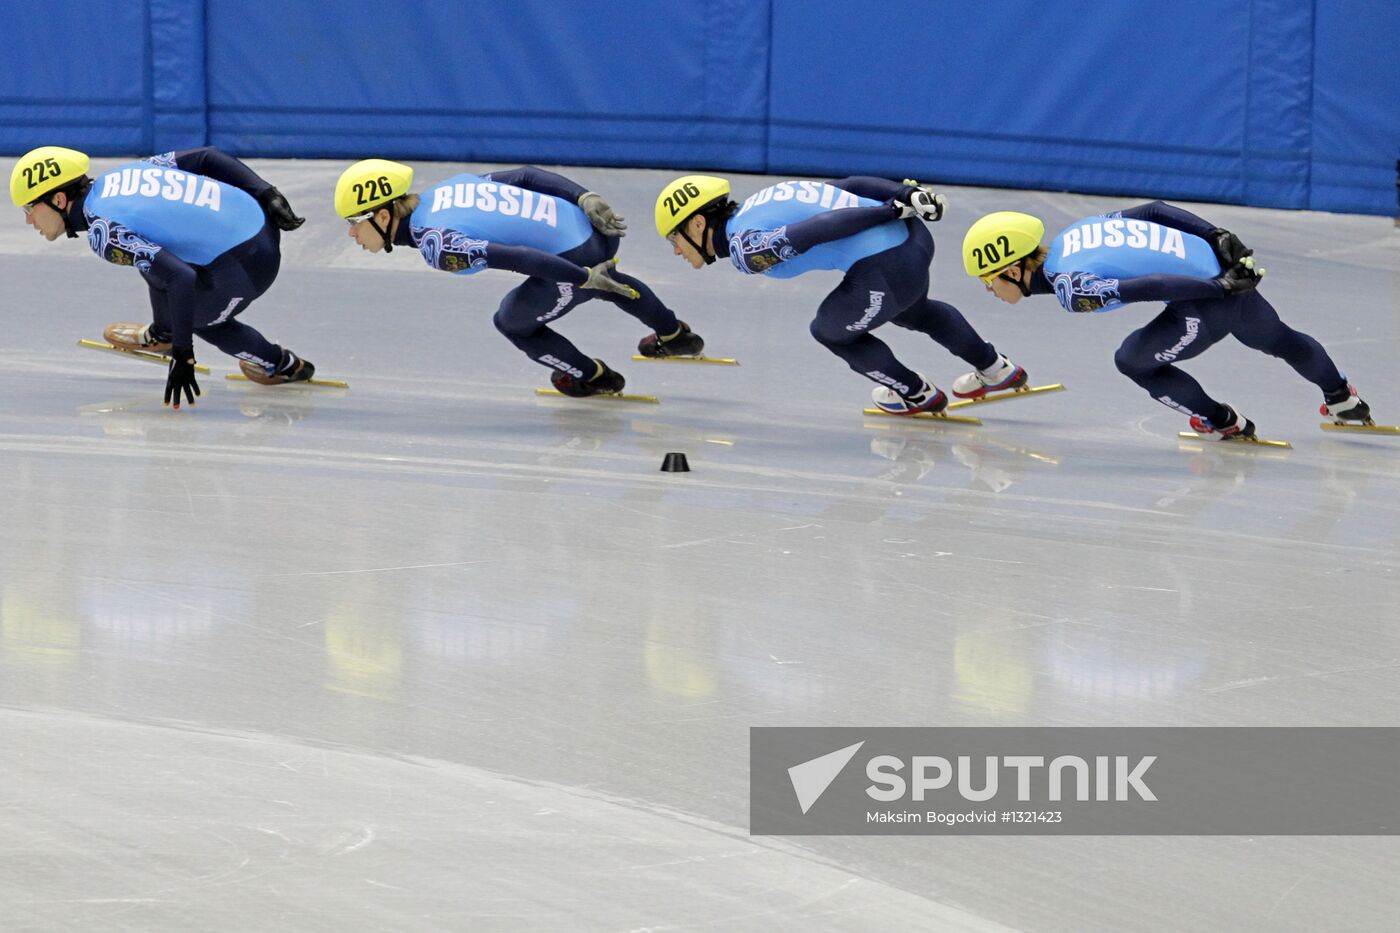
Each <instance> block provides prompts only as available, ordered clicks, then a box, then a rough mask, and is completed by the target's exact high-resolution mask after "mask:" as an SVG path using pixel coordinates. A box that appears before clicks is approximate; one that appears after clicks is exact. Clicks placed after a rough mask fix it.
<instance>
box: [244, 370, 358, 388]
mask: <svg viewBox="0 0 1400 933" xmlns="http://www.w3.org/2000/svg"><path fill="white" fill-rule="evenodd" d="M224 378H225V379H227V380H228V381H229V382H253V380H251V379H249V378H248V377H247V376H245V375H243V374H242V373H228V374H227V375H225V376H224ZM253 384H254V385H262V383H261V382H254V383H253ZM283 386H325V387H326V388H328V389H348V388H350V383H348V382H342V381H341V380H339V379H303V380H301V381H300V382H279V383H277V384H276V385H270V386H267V388H269V389H280V388H282V387H283Z"/></svg>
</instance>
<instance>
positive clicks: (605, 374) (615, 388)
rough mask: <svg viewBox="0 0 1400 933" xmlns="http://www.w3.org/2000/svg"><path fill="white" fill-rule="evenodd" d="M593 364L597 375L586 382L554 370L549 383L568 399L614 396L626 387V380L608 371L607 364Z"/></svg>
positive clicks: (616, 372) (620, 374)
mask: <svg viewBox="0 0 1400 933" xmlns="http://www.w3.org/2000/svg"><path fill="white" fill-rule="evenodd" d="M593 362H595V363H597V364H598V374H597V375H596V376H594V377H593V378H592V379H589V380H587V381H584V380H582V379H576V378H574V377H573V376H571V375H569V374H568V373H566V372H562V371H560V370H557V369H556V370H555V371H554V372H553V373H552V374H550V377H549V381H550V382H552V383H554V388H556V389H558V390H559V391H560V392H561V393H562V394H564V395H567V396H569V397H570V398H587V397H588V396H590V395H616V394H618V393H619V392H621V391H622V390H623V388H624V387H625V386H626V385H627V380H626V379H623V378H622V373H620V372H618V371H617V370H614V369H609V368H608V364H607V363H604V362H603V361H602V360H594V361H593Z"/></svg>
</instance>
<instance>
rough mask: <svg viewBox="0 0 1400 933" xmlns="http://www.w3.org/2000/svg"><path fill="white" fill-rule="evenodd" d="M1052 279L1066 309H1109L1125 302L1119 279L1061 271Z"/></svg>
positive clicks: (1058, 296)
mask: <svg viewBox="0 0 1400 933" xmlns="http://www.w3.org/2000/svg"><path fill="white" fill-rule="evenodd" d="M1050 281H1051V284H1052V285H1054V286H1055V297H1056V298H1058V299H1059V301H1060V304H1061V305H1063V306H1064V309H1065V310H1066V311H1108V310H1110V309H1112V308H1116V307H1118V306H1119V305H1121V304H1122V303H1123V298H1122V296H1121V295H1120V294H1119V293H1118V280H1117V279H1105V278H1102V277H1100V276H1097V275H1094V274H1093V273H1092V272H1061V273H1059V274H1058V275H1056V276H1055V277H1054V278H1053V279H1051V280H1050Z"/></svg>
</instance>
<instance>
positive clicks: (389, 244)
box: [365, 205, 394, 253]
mask: <svg viewBox="0 0 1400 933" xmlns="http://www.w3.org/2000/svg"><path fill="white" fill-rule="evenodd" d="M383 206H385V207H387V205H383ZM378 213H379V208H375V209H374V214H378ZM374 214H370V215H369V217H367V218H365V219H366V220H368V221H369V225H370V226H371V227H373V228H374V232H375V233H377V234H379V236H380V238H381V239H383V240H384V252H386V253H392V252H393V251H394V239H393V237H391V236H389V232H388V230H381V229H380V228H379V224H377V223H375V222H374ZM392 229H394V209H393V208H392V207H390V208H389V230H392Z"/></svg>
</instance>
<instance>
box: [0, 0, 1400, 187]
mask: <svg viewBox="0 0 1400 933" xmlns="http://www.w3.org/2000/svg"><path fill="white" fill-rule="evenodd" d="M44 10H45V16H44V17H42V22H43V23H53V22H63V23H66V24H73V25H75V27H76V28H73V29H71V30H68V31H67V32H66V33H65V35H64V38H63V39H62V41H61V42H60V43H58V45H57V46H55V42H54V40H53V39H52V38H51V36H50V35H48V34H46V33H45V32H44V31H43V30H42V29H41V24H40V23H39V22H38V20H39V18H32V19H31V18H26V17H22V16H20V17H12V18H9V19H7V21H6V30H7V38H8V39H9V40H10V42H9V49H10V52H11V61H10V62H9V63H8V64H9V66H10V67H9V68H8V69H7V71H6V76H5V78H4V79H3V83H0V151H7V152H21V151H24V150H25V149H28V148H30V147H31V146H36V145H43V144H47V143H58V144H65V145H70V146H74V147H77V148H81V149H86V150H88V151H90V152H92V153H94V154H132V153H134V154H144V153H148V152H153V151H163V150H166V149H175V148H183V147H187V146H195V145H201V144H205V143H213V144H215V145H218V146H221V147H224V148H226V149H228V150H230V151H233V152H236V153H239V154H242V155H249V156H253V155H257V156H309V157H315V156H320V157H329V158H345V159H349V158H359V157H362V156H367V155H383V156H388V157H399V158H432V159H453V160H470V161H498V162H513V161H522V162H523V161H533V162H552V163H566V164H567V163H576V164H604V165H643V166H660V167H673V168H677V169H687V170H690V169H713V170H725V169H728V170H737V171H754V172H774V173H794V174H797V173H803V174H815V175H842V174H847V173H856V172H868V173H874V174H882V175H890V176H899V177H904V176H906V175H907V176H915V177H919V178H921V179H929V180H933V181H941V182H948V183H964V184H982V185H992V186H1006V187H1025V188H1050V189H1067V190H1076V191H1091V192H1101V193H1115V194H1125V195H1134V196H1148V195H1153V196H1161V197H1174V198H1190V199H1201V200H1219V201H1233V202H1240V203H1247V204H1256V205H1263V206H1273V207H1313V208H1318V209H1326V210H1346V211H1362V212H1368V213H1389V212H1390V211H1392V210H1394V208H1395V195H1394V181H1395V176H1394V164H1395V160H1396V158H1397V157H1400V105H1397V104H1396V102H1395V100H1396V98H1395V95H1396V91H1395V88H1397V87H1400V56H1398V55H1396V54H1395V49H1396V48H1398V47H1400V18H1397V17H1395V16H1394V15H1393V10H1394V3H1393V0H1327V2H1326V3H1320V2H1318V0H1173V2H1172V3H1169V4H1166V3H1161V2H1160V0H1062V2H1057V3H1046V2H1045V0H984V2H982V3H981V4H979V5H977V6H976V7H969V6H968V5H967V4H965V3H962V2H955V0H881V2H879V3H878V4H873V3H872V4H861V3H851V2H849V0H708V2H705V3H660V4H658V3H654V2H642V0H627V2H607V0H575V2H572V3H559V2H557V0H415V2H412V3H407V2H405V3H384V2H383V0H373V2H371V0H337V2H332V0H303V2H299V3H274V2H270V0H256V2H248V0H129V2H127V3H122V4H109V3H102V2H98V0H88V2H82V0H53V2H50V3H48V4H46V5H45V7H44ZM1013 200H1014V199H1008V201H1009V203H1010V202H1011V201H1013Z"/></svg>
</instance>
